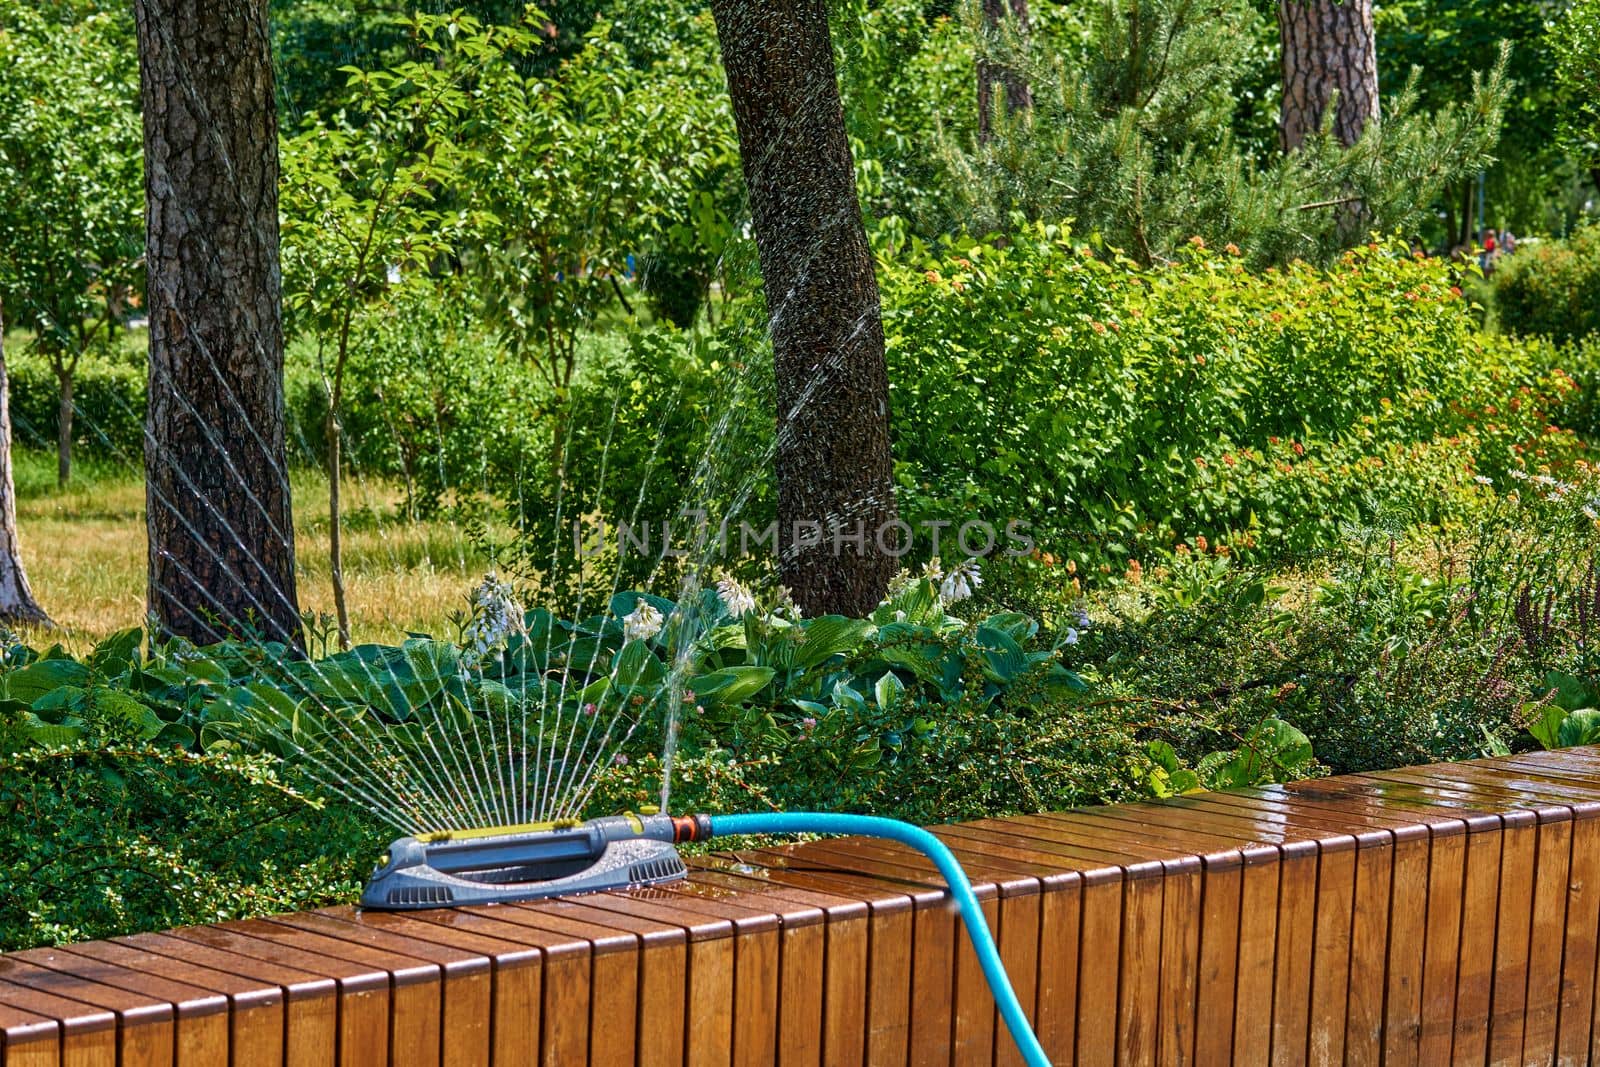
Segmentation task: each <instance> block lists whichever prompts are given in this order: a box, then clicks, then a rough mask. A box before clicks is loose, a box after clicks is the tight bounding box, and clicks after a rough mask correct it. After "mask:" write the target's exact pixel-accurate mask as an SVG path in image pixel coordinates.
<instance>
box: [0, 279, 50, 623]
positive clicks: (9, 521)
mask: <svg viewBox="0 0 1600 1067" xmlns="http://www.w3.org/2000/svg"><path fill="white" fill-rule="evenodd" d="M5 343H6V324H5V308H4V307H3V306H0V621H4V622H6V623H11V624H21V623H25V624H27V625H30V626H49V625H50V616H48V615H46V614H45V613H44V609H43V608H41V607H40V606H39V602H38V601H36V600H34V599H33V588H32V587H31V586H29V585H28V572H27V570H25V569H24V568H23V566H22V546H21V542H20V541H19V540H18V539H17V490H16V480H15V479H14V478H13V477H12V474H11V383H10V380H9V379H8V378H7V376H6V349H5Z"/></svg>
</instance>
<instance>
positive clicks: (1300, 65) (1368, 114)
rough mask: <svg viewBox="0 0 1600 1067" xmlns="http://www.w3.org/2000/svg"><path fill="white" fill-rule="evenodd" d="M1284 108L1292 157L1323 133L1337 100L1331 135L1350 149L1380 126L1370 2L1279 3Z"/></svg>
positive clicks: (1283, 130)
mask: <svg viewBox="0 0 1600 1067" xmlns="http://www.w3.org/2000/svg"><path fill="white" fill-rule="evenodd" d="M1278 29H1279V31H1280V32H1281V34H1282V37H1283V104H1282V107H1281V108H1280V110H1279V124H1278V134H1279V138H1280V141H1281V143H1282V145H1283V150H1284V151H1285V152H1292V151H1294V150H1295V149H1297V148H1299V147H1300V146H1301V145H1302V144H1304V143H1305V139H1306V138H1307V137H1309V136H1310V135H1312V134H1314V133H1316V132H1317V130H1318V129H1320V128H1321V125H1322V121H1323V114H1324V112H1326V111H1327V108H1328V103H1329V101H1330V100H1332V99H1333V97H1334V95H1335V94H1336V93H1337V94H1338V105H1337V106H1338V111H1337V113H1336V114H1335V115H1334V118H1333V135H1334V136H1335V137H1336V138H1338V140H1339V143H1340V144H1342V145H1344V146H1345V147H1347V148H1348V147H1349V146H1350V145H1353V144H1355V143H1356V141H1358V140H1360V138H1361V133H1362V131H1363V130H1365V129H1366V128H1367V124H1368V123H1372V122H1376V121H1377V120H1378V48H1377V38H1376V36H1375V35H1374V34H1373V30H1372V0H1278Z"/></svg>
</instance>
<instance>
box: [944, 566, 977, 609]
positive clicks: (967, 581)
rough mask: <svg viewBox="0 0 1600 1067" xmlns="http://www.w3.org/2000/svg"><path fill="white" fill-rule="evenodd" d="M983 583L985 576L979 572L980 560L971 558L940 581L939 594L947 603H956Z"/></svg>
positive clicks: (968, 595)
mask: <svg viewBox="0 0 1600 1067" xmlns="http://www.w3.org/2000/svg"><path fill="white" fill-rule="evenodd" d="M981 585H983V576H982V575H981V574H979V573H978V561H977V560H975V559H969V560H967V561H966V562H965V563H963V564H961V565H959V566H957V567H954V568H952V569H951V571H950V573H949V574H947V575H945V576H944V581H942V582H940V583H939V596H940V597H942V598H943V599H944V602H945V603H946V604H954V603H956V602H957V601H960V600H965V599H967V598H968V597H970V596H971V595H972V592H973V590H975V589H977V588H978V587H979V586H981Z"/></svg>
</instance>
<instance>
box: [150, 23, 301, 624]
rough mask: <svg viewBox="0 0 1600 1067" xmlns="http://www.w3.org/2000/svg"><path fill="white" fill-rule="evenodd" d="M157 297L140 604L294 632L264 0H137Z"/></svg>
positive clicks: (165, 615)
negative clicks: (145, 590)
mask: <svg viewBox="0 0 1600 1067" xmlns="http://www.w3.org/2000/svg"><path fill="white" fill-rule="evenodd" d="M133 7H134V16H135V20H136V22H137V24H138V35H139V71H140V87H141V93H142V99H143V105H144V131H145V137H144V144H145V193H146V208H147V210H146V230H147V242H146V244H147V255H148V260H147V265H148V275H149V310H150V376H149V414H148V417H147V420H148V421H147V435H146V441H145V473H146V485H147V490H146V493H147V514H148V519H147V522H148V526H149V546H150V547H149V561H150V566H149V581H150V588H149V598H150V610H151V612H152V614H153V615H154V616H155V617H156V619H157V620H158V622H159V625H160V626H161V627H163V628H164V629H165V630H166V631H167V632H169V633H172V634H176V635H181V636H184V637H188V638H190V639H192V640H194V641H196V642H201V643H204V642H210V641H215V640H218V639H220V638H223V637H227V636H229V635H233V634H248V635H259V636H260V637H262V638H265V639H268V640H275V641H281V642H284V643H286V644H288V645H290V646H292V647H294V648H296V649H299V648H301V647H302V646H303V639H302V635H301V628H300V609H299V605H298V603H297V601H296V597H295V585H294V526H293V523H292V519H291V513H290V499H289V477H288V469H287V466H286V456H285V452H284V398H283V321H282V306H281V304H282V300H281V279H280V274H279V266H278V120H277V110H276V102H275V98H274V90H273V79H272V55H271V43H270V37H269V36H268V26H267V7H268V0H227V2H226V3H199V2H197V0H134V5H133Z"/></svg>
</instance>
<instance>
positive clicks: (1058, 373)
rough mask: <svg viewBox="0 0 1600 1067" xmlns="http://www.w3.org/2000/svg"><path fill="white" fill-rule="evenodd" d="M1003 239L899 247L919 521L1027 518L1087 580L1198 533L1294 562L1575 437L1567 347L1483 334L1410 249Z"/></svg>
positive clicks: (1428, 514) (1555, 457)
mask: <svg viewBox="0 0 1600 1067" xmlns="http://www.w3.org/2000/svg"><path fill="white" fill-rule="evenodd" d="M997 244H998V242H997V243H996V244H982V243H968V244H964V245H962V246H958V247H957V248H955V249H953V250H951V252H950V253H948V254H945V255H942V256H934V255H933V254H932V253H930V252H928V251H927V250H924V249H922V248H920V247H917V246H913V247H911V248H908V249H906V250H904V251H901V252H899V253H898V254H895V255H893V256H892V258H890V257H886V258H885V259H884V260H883V261H882V263H881V269H882V280H883V286H884V291H885V304H886V306H887V307H888V308H889V309H890V311H889V313H888V315H887V319H886V327H885V328H886V332H887V335H888V340H889V366H890V381H891V383H892V386H891V388H892V390H893V395H894V410H895V412H896V420H895V424H894V433H895V448H896V461H897V472H898V473H897V476H898V478H899V482H900V488H901V497H900V500H901V510H902V513H903V514H904V515H905V516H906V518H907V519H908V520H909V521H912V522H913V523H916V522H920V521H928V520H934V519H948V520H957V519H959V520H964V519H965V518H969V517H971V516H973V515H979V516H983V517H984V518H986V519H988V520H989V521H991V522H994V523H996V524H1004V523H1005V522H1006V521H1007V520H1009V519H1011V518H1019V517H1020V518H1023V519H1026V520H1028V521H1029V522H1030V523H1031V524H1032V527H1033V533H1034V536H1035V538H1036V539H1037V541H1038V543H1039V547H1040V548H1041V549H1043V550H1045V551H1048V552H1050V553H1053V554H1054V555H1056V556H1059V557H1061V560H1062V562H1063V563H1064V562H1066V561H1068V560H1072V561H1075V562H1076V563H1077V564H1078V565H1080V566H1083V567H1086V568H1088V569H1089V570H1090V573H1093V570H1094V568H1103V569H1114V570H1115V571H1116V572H1117V573H1120V572H1121V570H1122V569H1123V567H1124V566H1125V565H1126V564H1127V563H1128V561H1129V560H1130V559H1131V558H1137V557H1138V556H1139V555H1140V554H1141V553H1144V552H1148V551H1150V550H1152V549H1166V548H1170V547H1172V546H1173V545H1174V544H1175V543H1176V542H1178V541H1191V543H1192V541H1193V539H1194V538H1195V537H1197V536H1205V537H1208V538H1210V539H1211V540H1212V541H1214V542H1220V543H1222V544H1225V545H1227V546H1228V548H1229V549H1231V550H1234V551H1242V552H1251V551H1256V552H1258V553H1262V554H1267V555H1281V554H1283V553H1295V552H1305V551H1309V550H1313V549H1318V548H1323V547H1326V546H1329V545H1332V544H1335V543H1337V542H1338V540H1339V539H1340V538H1341V536H1342V528H1343V526H1344V525H1345V524H1347V523H1350V522H1353V521H1360V520H1361V519H1363V518H1364V517H1367V516H1370V515H1371V514H1372V512H1373V509H1374V507H1375V506H1376V503H1377V502H1378V501H1382V502H1384V505H1385V506H1386V507H1388V508H1391V509H1395V510H1399V511H1402V512H1405V513H1408V514H1411V515H1412V516H1414V518H1416V519H1425V520H1430V521H1437V520H1438V519H1440V518H1441V517H1442V516H1443V515H1444V514H1445V513H1446V512H1447V511H1448V509H1449V508H1450V506H1451V501H1453V500H1455V499H1457V498H1459V497H1461V496H1462V495H1463V494H1470V492H1471V490H1472V488H1473V486H1472V483H1471V479H1472V477H1473V476H1474V475H1476V474H1484V475H1488V476H1494V475H1496V474H1497V473H1499V472H1501V471H1503V470H1505V469H1506V468H1507V466H1508V464H1510V463H1511V462H1512V461H1513V460H1514V459H1516V457H1518V456H1520V455H1522V454H1524V453H1526V454H1527V455H1528V456H1529V457H1531V458H1532V459H1533V460H1534V461H1536V462H1539V461H1549V462H1557V461H1559V460H1560V459H1561V458H1562V457H1563V456H1566V455H1570V454H1571V453H1572V452H1573V451H1574V449H1575V448H1576V442H1575V441H1574V439H1573V438H1572V437H1571V435H1570V434H1567V433H1564V432H1552V430H1551V429H1550V427H1549V425H1548V424H1549V422H1550V413H1551V412H1552V411H1553V410H1555V409H1556V408H1557V407H1558V406H1559V404H1560V403H1561V402H1562V401H1563V400H1564V399H1565V398H1566V396H1567V395H1568V393H1569V392H1570V391H1571V383H1570V381H1569V380H1568V379H1567V378H1566V377H1565V375H1562V374H1560V373H1559V372H1550V371H1547V370H1545V369H1544V368H1545V365H1546V362H1547V361H1548V360H1549V359H1550V358H1551V357H1550V355H1549V353H1548V352H1547V351H1546V350H1544V349H1543V348H1542V347H1541V346H1538V345H1517V344H1513V343H1510V342H1507V341H1504V340H1496V339H1490V338H1486V337H1485V336H1484V335H1482V334H1480V333H1479V331H1478V329H1477V327H1476V324H1475V322H1474V319H1473V316H1472V312H1471V309H1470V307H1469V306H1468V305H1467V303H1466V301H1465V300H1463V299H1462V298H1461V296H1460V293H1459V290H1458V289H1456V288H1454V287H1453V285H1452V278H1451V276H1450V275H1449V274H1448V273H1447V271H1446V268H1445V267H1444V266H1443V265H1441V264H1440V263H1438V262H1437V261H1424V260H1414V259H1412V258H1411V256H1410V255H1408V254H1406V253H1405V252H1404V251H1403V250H1402V249H1400V248H1399V246H1383V247H1377V246H1374V247H1372V248H1363V249H1359V250H1357V251H1355V252H1352V253H1349V254H1348V255H1347V256H1346V257H1345V259H1344V260H1343V261H1341V263H1340V264H1339V265H1338V266H1337V267H1335V268H1331V269H1328V270H1321V269H1316V268H1312V267H1309V266H1306V265H1304V264H1300V263H1296V264H1292V265H1290V266H1289V267H1287V268H1285V269H1283V270H1281V271H1280V270H1269V271H1267V272H1263V273H1252V272H1249V271H1246V270H1245V269H1244V268H1243V265H1242V263H1241V261H1240V259H1239V258H1237V257H1234V256H1231V255H1222V256H1217V255H1213V254H1211V253H1209V252H1207V251H1205V250H1203V249H1200V248H1193V249H1191V250H1190V251H1189V252H1188V253H1187V254H1185V256H1184V257H1183V261H1182V263H1180V264H1178V265H1175V266H1172V267H1165V268H1158V269H1155V270H1149V271H1144V270H1139V269H1137V268H1135V267H1133V266H1132V265H1130V264H1128V263H1126V262H1125V261H1119V260H1116V259H1112V258H1110V257H1107V256H1104V255H1097V254H1092V252H1091V250H1090V249H1089V248H1086V247H1075V246H1073V245H1072V244H1071V243H1070V242H1069V241H1068V239H1067V237H1066V235H1065V234H1064V233H1063V232H1061V231H1060V230H1058V229H1055V228H1052V227H1044V226H1040V227H1034V228H1028V229H1023V230H1019V231H1017V232H1016V233H1014V234H1012V235H1011V236H1010V237H1009V238H1008V240H1007V242H1006V243H1005V246H1004V247H997ZM1507 397H1511V398H1512V399H1511V400H1510V401H1509V402H1508V401H1507V400H1506V398H1507Z"/></svg>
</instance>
